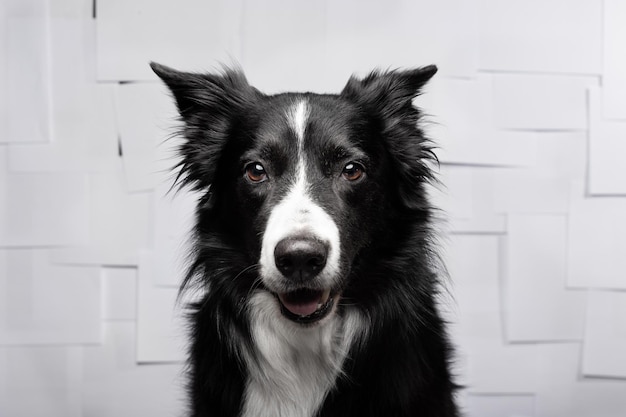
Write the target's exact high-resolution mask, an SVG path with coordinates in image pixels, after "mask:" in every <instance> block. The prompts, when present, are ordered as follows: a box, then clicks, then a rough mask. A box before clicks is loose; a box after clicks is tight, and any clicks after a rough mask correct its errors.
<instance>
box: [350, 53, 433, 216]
mask: <svg viewBox="0 0 626 417" xmlns="http://www.w3.org/2000/svg"><path fill="white" fill-rule="evenodd" d="M436 72H437V67H436V66H434V65H430V66H427V67H422V68H417V69H414V70H408V71H388V72H377V71H375V72H372V73H371V74H370V75H368V76H367V77H365V78H363V79H362V80H359V79H357V78H354V77H352V78H350V80H349V81H348V84H347V85H346V87H345V88H344V89H343V91H342V92H341V96H342V97H344V98H346V99H347V100H349V101H351V102H353V103H355V104H356V105H357V106H358V107H359V108H360V109H361V110H362V111H364V112H365V113H366V114H367V116H368V117H371V118H372V120H374V121H376V122H377V123H378V124H379V126H380V135H381V139H382V140H383V141H385V143H386V147H387V149H388V150H389V154H390V156H391V158H393V159H394V160H395V163H394V164H392V165H393V166H394V167H396V168H395V169H396V172H395V174H396V177H397V179H398V181H397V182H396V184H397V193H398V194H397V195H398V198H399V201H400V203H401V204H402V206H404V207H405V208H406V209H409V210H423V209H424V208H427V207H428V203H427V201H426V199H425V193H424V190H423V184H424V182H427V181H432V180H433V179H434V178H433V173H432V170H431V169H430V166H429V161H436V160H437V158H436V156H435V154H434V152H433V151H432V146H431V145H430V142H429V141H428V139H426V138H425V137H424V134H423V132H422V130H421V128H420V126H419V123H418V122H419V119H420V117H421V113H420V111H419V110H418V109H417V108H416V107H415V106H413V99H414V98H415V97H416V96H418V95H419V94H420V92H421V89H422V87H424V85H425V84H426V83H427V82H428V80H430V79H431V78H432V76H433V75H435V73H436Z"/></svg>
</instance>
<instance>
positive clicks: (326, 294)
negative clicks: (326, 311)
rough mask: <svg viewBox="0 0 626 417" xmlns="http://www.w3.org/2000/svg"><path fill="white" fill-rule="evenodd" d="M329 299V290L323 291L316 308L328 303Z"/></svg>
mask: <svg viewBox="0 0 626 417" xmlns="http://www.w3.org/2000/svg"><path fill="white" fill-rule="evenodd" d="M329 298H330V290H325V291H324V292H323V293H322V297H321V298H320V302H319V304H318V306H319V307H321V306H323V305H324V304H326V303H327V302H328V299H329Z"/></svg>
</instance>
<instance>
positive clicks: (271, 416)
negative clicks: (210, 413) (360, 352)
mask: <svg viewBox="0 0 626 417" xmlns="http://www.w3.org/2000/svg"><path fill="white" fill-rule="evenodd" d="M249 309H250V318H251V325H252V328H251V330H252V336H253V339H254V346H255V348H254V351H251V352H244V357H245V359H246V363H247V365H248V369H249V376H248V380H247V383H246V391H245V398H244V404H243V408H242V413H241V416H242V417H312V416H314V415H315V412H316V411H317V410H318V409H319V407H320V406H321V404H322V402H323V401H324V398H325V397H326V395H327V394H328V392H329V391H330V390H331V389H332V387H333V386H334V384H335V381H336V379H337V376H338V375H339V373H340V372H341V366H342V364H343V361H344V359H345V357H346V354H347V352H348V350H349V348H350V346H351V345H352V344H353V343H354V342H355V339H356V338H357V337H358V336H359V335H362V334H363V328H364V327H363V326H362V322H363V321H362V319H361V315H360V314H359V313H358V312H357V311H356V310H355V311H350V312H348V313H347V314H346V315H345V316H344V317H343V318H340V317H338V316H337V315H334V314H332V315H331V316H330V317H328V318H327V319H325V320H324V321H323V322H322V323H319V324H318V325H316V326H313V327H302V326H300V325H298V324H295V323H292V322H289V321H288V320H286V319H284V318H283V317H281V313H280V308H279V306H278V304H277V302H276V300H275V299H274V296H272V295H271V294H269V293H267V292H264V291H263V292H261V291H260V292H257V293H255V294H254V295H253V296H252V297H251V299H250V304H249Z"/></svg>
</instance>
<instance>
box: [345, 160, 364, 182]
mask: <svg viewBox="0 0 626 417" xmlns="http://www.w3.org/2000/svg"><path fill="white" fill-rule="evenodd" d="M364 173H365V169H364V168H363V166H362V165H361V164H358V163H356V162H349V163H348V164H346V166H345V167H344V168H343V171H342V172H341V175H342V176H343V177H344V178H345V179H347V180H348V181H356V180H358V179H359V178H361V177H362V176H363V174H364Z"/></svg>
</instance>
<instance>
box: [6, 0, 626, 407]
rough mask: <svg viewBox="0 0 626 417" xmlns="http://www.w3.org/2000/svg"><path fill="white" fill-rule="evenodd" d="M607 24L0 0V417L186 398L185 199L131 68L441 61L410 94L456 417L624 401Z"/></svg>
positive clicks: (167, 114)
mask: <svg viewBox="0 0 626 417" xmlns="http://www.w3.org/2000/svg"><path fill="white" fill-rule="evenodd" d="M94 4H95V6H96V7H95V9H96V10H94ZM625 22H626V2H624V1H622V0H604V1H600V0H508V1H503V0H443V1H426V0H420V1H415V0H413V1H411V0H387V1H374V0H365V1H364V0H326V1H324V0H319V1H312V0H289V1H288V0H263V1H253V0H177V1H174V0H98V1H93V0H3V1H2V2H0V416H2V417H18V416H24V417H37V416H45V417H56V416H59V417H74V416H98V417H105V416H111V417H113V416H115V417H122V416H134V417H136V416H150V417H155V416H180V415H182V413H183V410H184V409H185V405H184V393H183V389H182V385H183V383H184V378H183V377H182V373H181V372H182V365H181V364H182V362H181V360H182V358H183V357H184V353H183V352H184V348H183V346H184V331H183V324H182V323H181V318H180V308H179V307H176V306H175V297H176V288H177V285H178V282H179V280H180V277H181V271H182V269H183V265H184V256H183V255H184V252H185V243H184V236H185V231H186V230H187V228H188V225H189V220H190V207H191V205H192V204H193V196H189V195H187V194H186V193H178V194H167V190H168V187H169V184H170V181H171V176H170V175H168V174H167V169H168V167H169V166H171V165H172V163H173V162H172V158H171V155H172V153H171V146H172V145H173V144H175V140H173V141H168V142H165V143H163V141H164V139H165V138H167V137H168V136H169V135H170V133H171V132H172V126H173V125H174V111H173V110H174V109H173V106H172V103H171V100H170V98H169V97H168V95H167V92H166V91H165V89H164V88H163V87H162V86H161V84H160V83H159V82H158V80H157V79H156V77H155V76H154V75H153V74H152V72H151V71H150V69H149V67H148V62H149V61H151V60H155V61H158V62H162V63H164V64H167V65H171V66H174V67H176V68H179V69H182V70H214V69H216V68H219V63H220V62H224V63H232V62H238V63H240V64H241V66H242V67H243V68H244V70H245V71H246V73H247V75H248V78H249V80H250V82H251V83H252V84H253V85H255V86H257V87H258V88H260V89H261V90H263V91H266V92H278V91H283V90H311V91H316V92H337V91H339V90H340V89H341V88H342V86H343V85H344V83H345V82H346V80H347V79H348V77H349V75H350V74H352V73H356V74H359V75H364V74H366V73H367V71H369V70H371V69H373V68H376V67H378V68H383V69H385V68H396V67H416V66H422V65H428V64H431V63H435V64H437V65H438V66H439V68H440V72H439V73H438V74H437V75H436V77H435V78H434V79H433V80H432V83H430V84H429V85H428V86H427V88H426V89H425V94H424V95H422V96H420V97H418V98H417V99H416V102H415V104H416V105H418V106H420V107H422V108H423V109H424V111H425V112H426V113H427V114H428V115H429V116H428V118H427V125H426V129H427V132H428V134H429V135H430V136H431V137H432V138H433V139H434V140H435V141H436V142H437V143H438V144H439V146H440V149H439V150H438V156H439V158H440V160H441V162H442V165H441V168H440V178H441V180H442V182H443V184H444V185H445V186H444V187H441V190H439V191H433V198H434V200H435V201H436V203H437V204H438V205H439V206H441V207H442V208H444V209H445V210H446V212H447V218H448V219H447V222H446V223H445V224H443V225H442V226H441V228H442V239H441V240H442V246H443V248H442V251H443V253H444V256H445V258H446V260H447V262H448V266H449V269H450V274H451V280H450V281H451V282H450V285H449V288H450V289H449V292H450V295H451V297H449V298H448V299H446V300H445V301H444V309H445V310H446V314H447V315H448V317H449V319H450V321H451V322H452V325H451V327H450V330H451V333H452V335H453V337H454V341H455V343H456V344H457V345H458V354H457V359H456V361H455V372H456V373H457V374H458V375H459V377H458V381H459V382H460V383H462V384H463V385H465V387H466V389H464V390H463V391H462V394H461V395H460V398H459V400H460V403H461V404H462V407H463V409H464V410H465V411H466V415H467V416H468V417H560V416H563V417H624V416H626V54H625V53H624V51H626V24H625ZM120 150H121V152H120ZM120 154H121V155H120Z"/></svg>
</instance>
